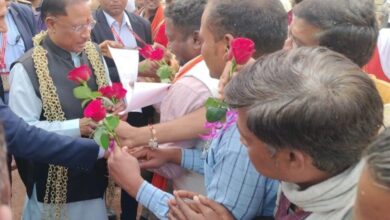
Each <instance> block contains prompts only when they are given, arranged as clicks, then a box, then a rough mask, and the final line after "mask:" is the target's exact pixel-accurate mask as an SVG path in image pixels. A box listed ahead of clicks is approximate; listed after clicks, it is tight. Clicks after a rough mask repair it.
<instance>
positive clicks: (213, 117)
mask: <svg viewBox="0 0 390 220" xmlns="http://www.w3.org/2000/svg"><path fill="white" fill-rule="evenodd" d="M226 112H227V108H216V107H206V119H207V121H208V122H216V121H223V120H224V119H225V117H226Z"/></svg>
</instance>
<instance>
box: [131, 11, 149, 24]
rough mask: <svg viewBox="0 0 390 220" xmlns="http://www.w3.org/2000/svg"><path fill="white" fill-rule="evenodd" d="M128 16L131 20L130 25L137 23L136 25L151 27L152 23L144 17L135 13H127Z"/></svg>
mask: <svg viewBox="0 0 390 220" xmlns="http://www.w3.org/2000/svg"><path fill="white" fill-rule="evenodd" d="M126 14H127V16H128V17H129V19H130V23H133V22H135V23H140V24H142V25H145V26H150V22H149V21H148V20H146V19H145V18H143V17H141V16H139V15H137V14H135V13H133V12H128V11H126Z"/></svg>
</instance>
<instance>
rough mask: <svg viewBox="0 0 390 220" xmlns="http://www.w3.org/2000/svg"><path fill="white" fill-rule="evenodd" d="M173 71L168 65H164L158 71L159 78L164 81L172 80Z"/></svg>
mask: <svg viewBox="0 0 390 220" xmlns="http://www.w3.org/2000/svg"><path fill="white" fill-rule="evenodd" d="M172 73H173V70H172V68H171V67H170V66H168V65H162V66H160V68H158V69H157V73H156V74H157V76H159V77H160V79H161V80H163V79H170V78H171V76H172Z"/></svg>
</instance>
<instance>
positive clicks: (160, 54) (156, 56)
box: [149, 47, 164, 61]
mask: <svg viewBox="0 0 390 220" xmlns="http://www.w3.org/2000/svg"><path fill="white" fill-rule="evenodd" d="M163 58H164V50H163V49H161V48H159V47H157V48H156V49H154V50H153V51H152V53H151V54H150V58H149V59H150V60H154V61H160V60H162V59H163Z"/></svg>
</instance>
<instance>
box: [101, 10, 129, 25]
mask: <svg viewBox="0 0 390 220" xmlns="http://www.w3.org/2000/svg"><path fill="white" fill-rule="evenodd" d="M103 13H104V16H105V17H106V20H107V23H108V26H110V27H112V25H114V24H115V25H117V26H119V24H118V22H117V21H116V20H115V19H114V18H113V17H112V16H111V15H109V14H108V13H106V12H105V11H103ZM125 25H127V26H128V27H129V28H130V29H133V28H132V27H131V23H130V19H129V17H128V16H127V14H126V13H124V15H123V18H122V27H124V26H125ZM122 27H121V28H122Z"/></svg>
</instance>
